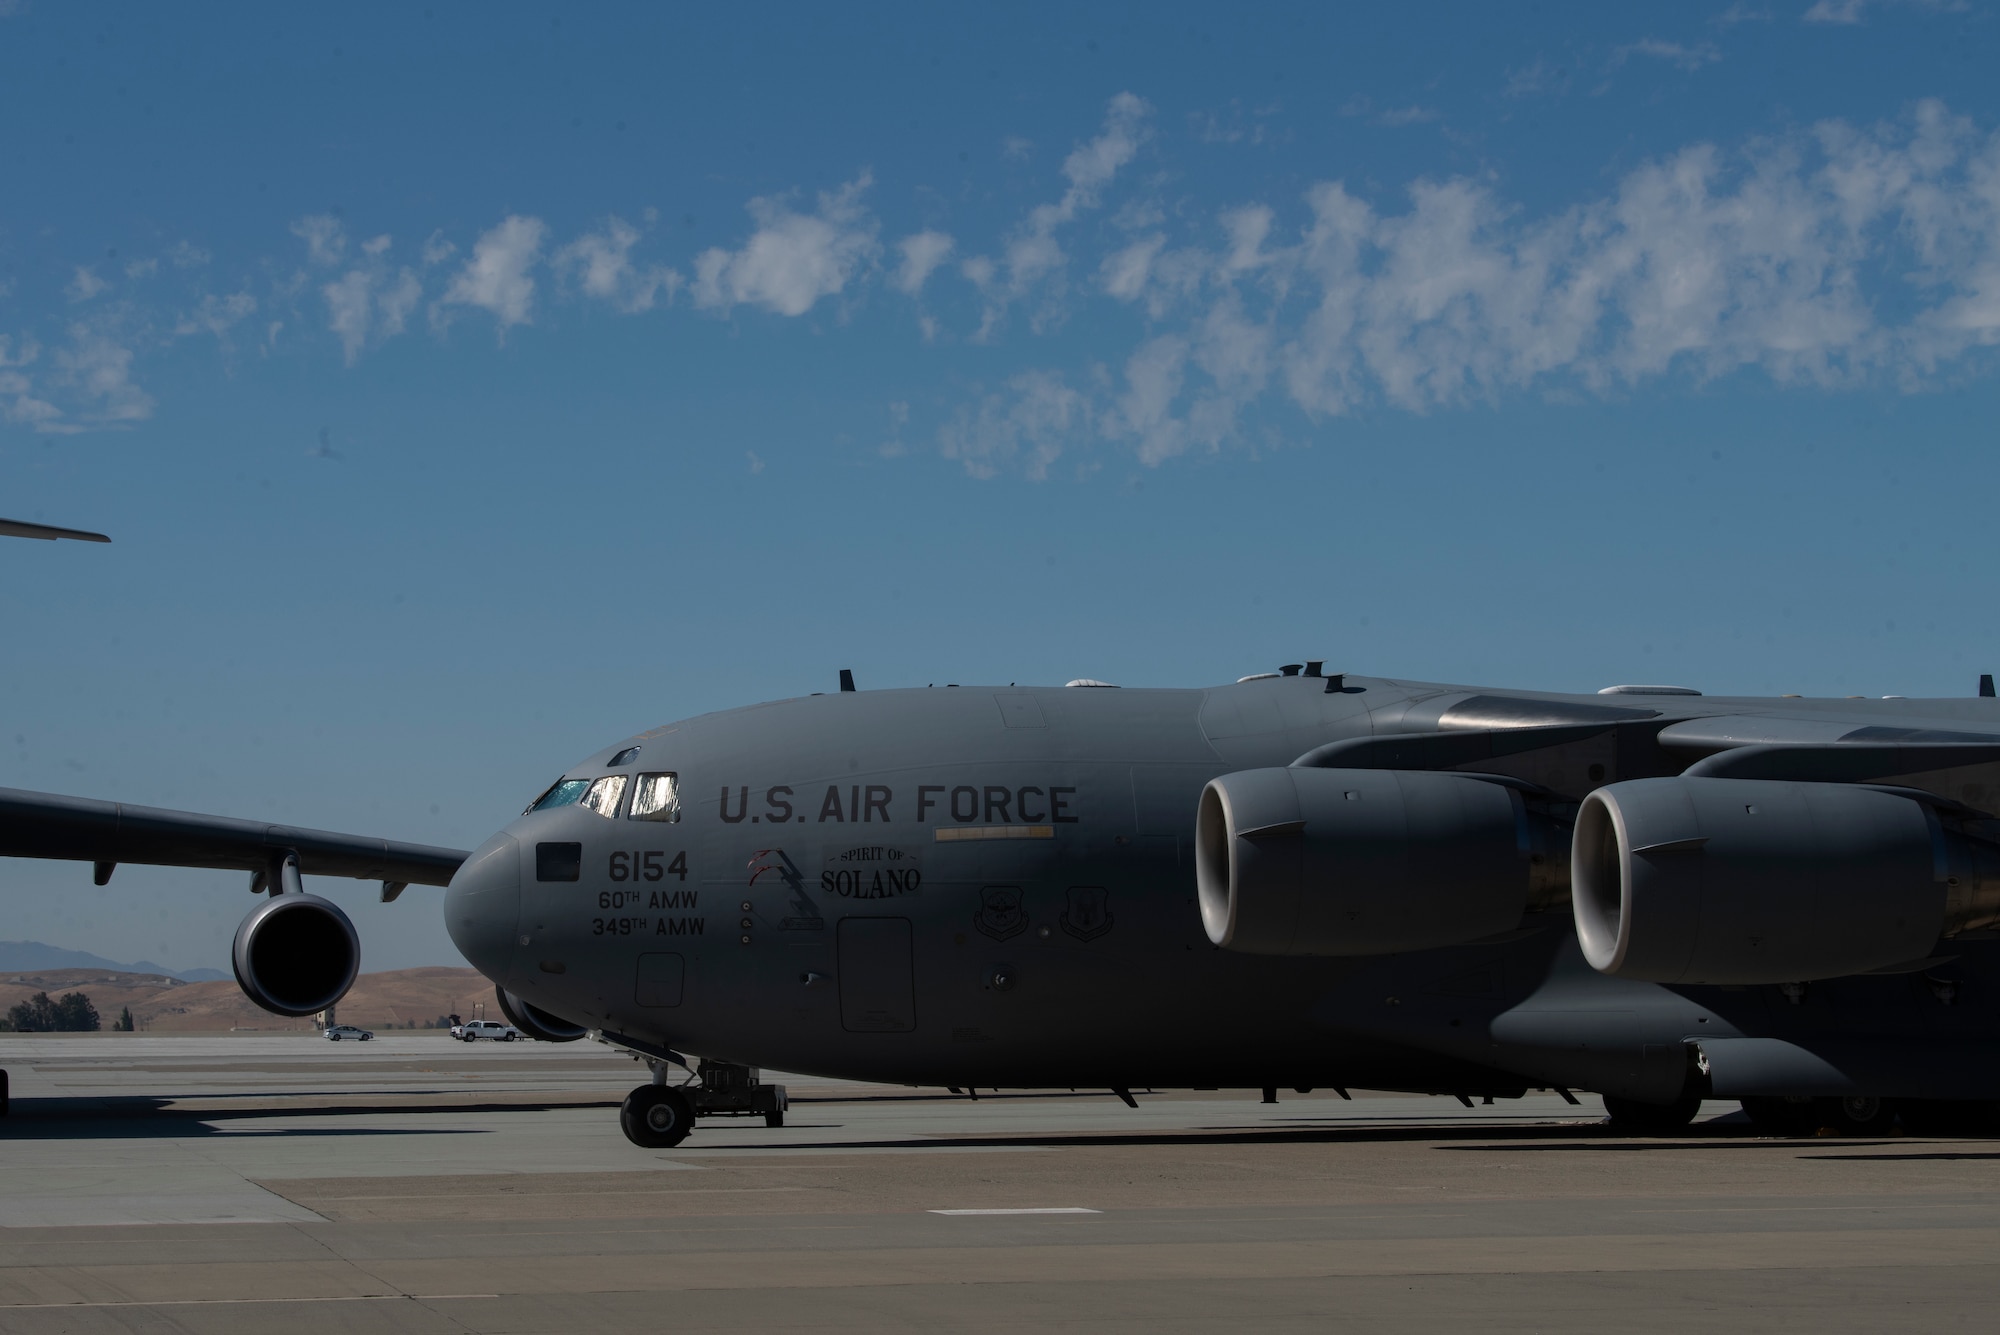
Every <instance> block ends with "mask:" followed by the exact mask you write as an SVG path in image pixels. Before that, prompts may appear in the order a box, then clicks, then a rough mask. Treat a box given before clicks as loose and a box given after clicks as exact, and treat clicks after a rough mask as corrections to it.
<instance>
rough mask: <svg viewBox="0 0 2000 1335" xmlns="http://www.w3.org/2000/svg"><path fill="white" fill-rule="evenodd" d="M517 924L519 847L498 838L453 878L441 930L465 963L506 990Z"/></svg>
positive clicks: (507, 837) (478, 850) (510, 838)
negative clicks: (445, 933) (445, 932)
mask: <svg viewBox="0 0 2000 1335" xmlns="http://www.w3.org/2000/svg"><path fill="white" fill-rule="evenodd" d="M520 925H521V849H520V845H519V844H518V843H516V842H515V840H514V837H513V836H512V835H508V834H496V835H494V836H493V837H492V838H491V839H488V840H487V841H486V842H485V843H483V844H481V845H480V846H479V847H478V848H476V849H474V850H473V853H472V856H471V857H469V858H467V859H466V860H465V863H464V865H462V866H461V867H459V869H458V871H457V872H456V873H454V874H453V876H452V878H451V887H450V888H449V889H447V890H446V891H445V895H444V926H445V930H446V931H447V932H450V933H451V940H452V944H453V945H456V946H457V947H458V952H459V954H461V955H463V956H465V959H466V962H467V963H468V964H470V965H471V966H472V967H473V968H475V969H477V970H479V972H481V973H483V974H485V975H486V976H487V977H488V978H491V979H492V980H493V981H494V982H496V983H499V984H501V985H502V986H504V985H505V984H506V982H507V975H508V973H509V972H510V970H511V969H512V966H513V961H514V951H515V948H516V943H517V941H518V940H519V937H518V935H517V933H518V931H519V929H520Z"/></svg>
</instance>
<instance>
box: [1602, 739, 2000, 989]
mask: <svg viewBox="0 0 2000 1335" xmlns="http://www.w3.org/2000/svg"><path fill="white" fill-rule="evenodd" d="M1572 867H1573V872H1574V877H1575V893H1574V894H1573V895H1572V897H1571V906H1572V911H1573V912H1574V914H1575V916H1576V932H1577V938H1578V940H1579V941H1580V942H1581V943H1582V946H1583V954H1584V958H1586V959H1588V960H1589V961H1590V963H1591V966H1592V967H1593V968H1595V969H1597V970H1598V971H1599V972H1601V973H1606V974H1610V975H1612V976H1613V977H1616V978H1633V979H1640V980H1644V981H1647V982H1656V983H1741V984H1756V983H1786V982H1804V981H1807V980H1809V979H1814V978H1837V977H1841V976H1843V975H1845V974H1852V973H1864V972H1867V971H1868V970H1870V969H1881V968H1886V967H1888V966H1891V965H1896V964H1904V963H1908V962H1911V961H1914V960H1919V959H1922V958H1924V957H1925V956H1927V955H1929V954H1930V953H1931V950H1932V948H1933V947H1934V946H1935V945H1936V944H1937V941H1938V938H1939V936H1940V935H1946V934H1950V933H1954V932H1958V931H1964V930H1968V929H1971V928H1975V927H1983V926H1986V925H1987V924H1989V923H1991V922H1993V921H1995V919H1996V916H1997V915H1996V899H2000V849H1996V847H1995V846H1994V845H1992V844H1990V843H1988V842H1986V841H1985V840H1983V839H1974V838H1970V837H1968V836H1967V835H1966V834H1965V833H1964V832H1963V831H1962V830H1959V829H1954V828H1950V827H1948V826H1947V824H1946V822H1945V821H1944V820H1942V819H1941V818H1940V817H1939V815H1938V814H1937V812H1936V811H1934V810H1933V809H1932V807H1931V806H1930V805H1928V804H1927V803H1924V802H1920V801H1916V800H1913V799H1912V798H1910V797H1905V796H1901V795H1899V794H1896V793H1893V792H1885V791H1883V790H1881V789H1876V788H1864V787H1854V786H1850V785H1846V784H1838V783H1792V782H1780V781H1776V780H1759V779H1706V778H1666V779H1636V780H1633V781H1631V782H1627V783H1614V784H1611V785H1610V786H1608V787H1605V788H1600V789H1598V790H1597V791H1596V792H1594V793H1592V794H1591V795H1590V796H1589V797H1587V798H1586V799H1584V803H1583V808H1582V810H1581V812H1580V813H1579V814H1578V816H1577V823H1576V836H1575V848H1574V854H1573V857H1572Z"/></svg>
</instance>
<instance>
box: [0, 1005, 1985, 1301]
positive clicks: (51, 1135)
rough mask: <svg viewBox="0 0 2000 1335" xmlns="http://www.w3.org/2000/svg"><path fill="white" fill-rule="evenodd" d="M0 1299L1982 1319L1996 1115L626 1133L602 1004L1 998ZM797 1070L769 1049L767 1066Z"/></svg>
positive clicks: (1707, 1114) (875, 1126)
mask: <svg viewBox="0 0 2000 1335" xmlns="http://www.w3.org/2000/svg"><path fill="white" fill-rule="evenodd" d="M0 1066H4V1067H6V1068H7V1069H8V1071H9V1072H10V1074H11V1075H12V1078H13V1088H14V1095H15V1102H14V1114H13V1116H12V1117H10V1118H8V1119H7V1120H6V1121H5V1122H0V1332H8V1333H9V1335H11V1333H12V1332H17V1331H18V1332H24V1333H33V1335H40V1332H56V1331H64V1332H98V1331H202V1332H250V1331H260V1332H261V1331H269V1330H272V1329H275V1328H279V1327H280V1326H283V1325H290V1326H292V1327H294V1328H297V1329H301V1330H313V1331H317V1330H341V1331H356V1332H376V1331H381V1332H432V1331H438V1332H445V1331H450V1332H464V1331H481V1332H496V1333H498V1332H521V1333H522V1335H526V1333H527V1332H544V1331H546V1332H557V1331H561V1332H573V1331H578V1330H588V1331H607V1332H609V1331H616V1332H623V1331H654V1330H660V1329H665V1328H673V1329H693V1330H705V1329H720V1328H734V1327H740V1326H755V1327H759V1328H762V1329H767V1330H769V1329H776V1330H791V1329H835V1330H839V1329H862V1328H884V1327H887V1328H908V1329H925V1330H935V1329H952V1330H1014V1329H1028V1328H1031V1327H1032V1328H1044V1327H1075V1328H1087V1329H1091V1330H1104V1331H1123V1330H1133V1331H1137V1330H1142V1329H1143V1330H1149V1331H1151V1330H1162V1329H1165V1330H1210V1329H1220V1328H1232V1329H1233V1328H1237V1327H1242V1326H1249V1325H1255V1326H1257V1327H1260V1328H1264V1329H1272V1330H1287V1331H1289V1330H1307V1329H1311V1330H1325V1329H1328V1328H1341V1329H1361V1330H1370V1331H1374V1330H1388V1331H1402V1330H1410V1331H1416V1330H1425V1331H1430V1330H1436V1329H1440V1328H1446V1327H1454V1328H1458V1327H1462V1328H1472V1329H1478V1330H1480V1331H1482V1332H1489V1331H1504V1332H1511V1331H1585V1330H1588V1331H1593V1332H1596V1331H1601V1330H1603V1329H1606V1328H1616V1329H1618V1330H1620V1331H1621V1332H1650V1331H1666V1330H1676V1331H1677V1330H1684V1329H1688V1328H1691V1327H1696V1326H1699V1327H1702V1328H1704V1329H1708V1330H1723V1331H1734V1330H1752V1329H1755V1330H1759V1331H1771V1330H1781V1331H1782V1330H1813V1331H1859V1330H1871V1331H1872V1330H1879V1329H1882V1328H1885V1327H1894V1328H1902V1329H1914V1328H1919V1327H1921V1328H1923V1329H1925V1330H1955V1329H1961V1328H1963V1329H1972V1328H1975V1327H1976V1328H1979V1329H1986V1328H1989V1327H1990V1326H1991V1323H1992V1320H1993V1315H1992V1314H1993V1310H1994V1302H1995V1300H1996V1298H2000V1262H1996V1259H1995V1258H1996V1257H2000V1142H1982V1141H1959V1140H1939V1139H1925V1138H1917V1137H1902V1136H1898V1137H1891V1138H1883V1139H1872V1140H1840V1139H1809V1140H1779V1139H1769V1138H1763V1137H1758V1136H1755V1135H1753V1134H1751V1132H1750V1130H1749V1128H1748V1127H1747V1125H1745V1124H1744V1123H1743V1121H1742V1118H1741V1116H1740V1114H1736V1113H1735V1111H1734V1109H1733V1107H1732V1106H1730V1105H1725V1104H1711V1105H1709V1106H1708V1107H1706V1108H1705V1109H1704V1110H1703V1112H1704V1116H1703V1118H1702V1119H1701V1120H1700V1121H1699V1122H1698V1123H1697V1125H1696V1126H1694V1127H1693V1128H1690V1130H1689V1131H1688V1132H1687V1133H1686V1134H1683V1135H1679V1136H1673V1137H1668V1138H1662V1139H1653V1140H1646V1139H1631V1138H1626V1137H1621V1136H1616V1135H1613V1134H1611V1133H1610V1132H1608V1131H1607V1130H1606V1129H1605V1128H1604V1127H1603V1126H1602V1125H1601V1114H1600V1110H1599V1108H1598V1106H1597V1104H1596V1102H1595V1100H1591V1099H1587V1098H1586V1100H1585V1102H1584V1104H1583V1106H1582V1107H1577V1108H1572V1107H1570V1106H1568V1105H1566V1104H1564V1103H1563V1102H1561V1101H1560V1100H1559V1099H1557V1098H1554V1097H1553V1096H1549V1097H1540V1096H1538V1097H1531V1098H1528V1099H1523V1100H1519V1101H1515V1102H1502V1103H1498V1104H1495V1105H1492V1106H1476V1107H1474V1108H1471V1109H1465V1108H1461V1107H1460V1106H1459V1105H1458V1104H1457V1103H1456V1102H1454V1101H1452V1100H1449V1099H1436V1098H1408V1097H1388V1096H1379V1097H1368V1096H1359V1097H1357V1098H1356V1099H1354V1100H1353V1101H1351V1102H1348V1101H1343V1100H1341V1099H1340V1098H1339V1097H1338V1096H1337V1095H1335V1094H1333V1093H1331V1092H1330V1091H1327V1092H1321V1093H1315V1094H1312V1095H1307V1096H1301V1095H1295V1094H1292V1093H1290V1092H1285V1093H1283V1094H1281V1100H1282V1101H1281V1102H1279V1103H1278V1104H1276V1105H1265V1104H1261V1103H1259V1102H1258V1101H1257V1096H1256V1094H1255V1093H1252V1092H1243V1091H1225V1092H1220V1093H1188V1092H1179V1093H1173V1094H1160V1095H1153V1096H1147V1095H1143V1094H1142V1095H1141V1096H1140V1105H1141V1106H1140V1107H1139V1109H1137V1110H1136V1111H1135V1110H1132V1109H1129V1108H1126V1107H1125V1106H1124V1105H1123V1104H1121V1103H1119V1102H1118V1101H1117V1100H1116V1099H1114V1098H1112V1097H1111V1096H1110V1095H1109V1094H1108V1093H1104V1092H1101V1091H1083V1092H1079V1093H1076V1094H1070V1093H1068V1092H1065V1091H1055V1092H1052V1093H1045V1094H1039V1095H1033V1096H1023V1095H1009V1096H1004V1097H991V1096H988V1097H982V1098H981V1099H980V1100H979V1101H977V1102H973V1101H971V1100H969V1099H966V1098H963V1097H955V1096H952V1095H949V1094H947V1093H945V1092H943V1091H936V1090H924V1091H918V1090H909V1089H902V1088H891V1087H881V1086H868V1085H852V1084H841V1083H839V1082H831V1081H821V1080H809V1079H799V1078H792V1079H789V1080H787V1083H788V1084H789V1085H790V1086H791V1089H792V1094H793V1107H792V1111H791V1115H790V1117H789V1118H788V1124H787V1125H786V1126H784V1127H783V1128H776V1129H774V1128H768V1127H766V1126H765V1125H764V1124H763V1122H762V1120H761V1119H741V1120H724V1119H717V1120H713V1121H707V1120H705V1121H704V1122H703V1123H702V1124H701V1125H700V1127H699V1128H698V1129H697V1130H696V1132H695V1134H694V1135H693V1136H692V1137H691V1138H690V1139H689V1140H688V1141H687V1142H685V1143H684V1144H682V1145H681V1146H678V1147H676V1148H675V1149H673V1150H667V1151H647V1150H641V1149H638V1148H636V1147H634V1146H632V1145H630V1144H629V1143H628V1142H626V1140H625V1139H624V1137H623V1136H621V1135H620V1134H619V1131H618V1126H617V1115H616V1105H617V1101H618V1099H619V1098H620V1097H622V1096H623V1094H624V1093H625V1092H626V1091H627V1090H628V1089H630V1088H631V1087H632V1086H633V1085H634V1084H637V1083H640V1081H641V1078H642V1077H643V1074H644V1072H643V1068H640V1067H638V1066H636V1065H635V1064H633V1063H632V1062H631V1061H630V1060H629V1059H626V1058H624V1057H621V1056H619V1055H617V1054H615V1053H612V1052H609V1051H608V1050H606V1049H604V1048H602V1047H598V1046H596V1045H593V1044H589V1043H575V1044H567V1045H560V1046H545V1045H538V1044H537V1045H494V1044H480V1045H464V1044H458V1043H453V1042H450V1041H448V1040H447V1039H444V1038H442V1037H439V1036H432V1035H424V1034H393V1035H392V1034H384V1035H382V1036H380V1037H378V1038H377V1039H376V1040H375V1041H374V1042H372V1043H368V1044H331V1043H327V1042H326V1041H325V1040H323V1039H318V1038H314V1037H308V1036H303V1035H301V1036H287V1037H281V1038H280V1037H272V1038H246V1037H229V1038H212V1039H202V1038H165V1037H160V1038H156V1037H152V1036H148V1035H144V1034H141V1035H134V1036H125V1035H91V1036H69V1037H65V1036H57V1035H44V1036H32V1037H30V1036H12V1035H8V1036H4V1037H0ZM773 1078H779V1077H773Z"/></svg>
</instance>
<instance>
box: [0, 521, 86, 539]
mask: <svg viewBox="0 0 2000 1335" xmlns="http://www.w3.org/2000/svg"><path fill="white" fill-rule="evenodd" d="M0 538H41V539H44V540H46V541H49V542H54V541H55V540H56V539H57V538H71V539H74V540H75V541H77V542H109V541H111V539H109V538H107V537H105V536H104V535H103V534H102V533H92V532H91V531H90V530H88V529H81V528H57V527H56V526H55V525H54V524H30V523H29V522H28V521H27V520H25V519H0Z"/></svg>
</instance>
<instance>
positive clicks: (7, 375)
mask: <svg viewBox="0 0 2000 1335" xmlns="http://www.w3.org/2000/svg"><path fill="white" fill-rule="evenodd" d="M41 352H42V350H41V347H40V345H38V344H37V343H35V341H34V340H32V339H27V340H24V341H23V342H22V344H21V347H20V350H19V351H16V350H15V348H14V341H13V339H12V338H11V337H9V336H8V335H6V334H0V418H5V419H6V420H7V421H9V422H18V423H20V424H21V425H23V426H30V427H34V428H36V429H37V430H49V429H52V428H53V427H54V424H55V423H57V422H58V421H59V420H60V419H61V417H62V410H61V409H59V408H57V407H56V406H55V405H54V404H53V403H50V402H49V401H48V400H47V399H43V398H37V397H36V394H35V380H34V376H33V374H32V373H31V372H29V371H28V370H27V368H28V367H30V366H32V365H33V364H34V363H35V362H36V360H38V359H39V358H40V356H41Z"/></svg>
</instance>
